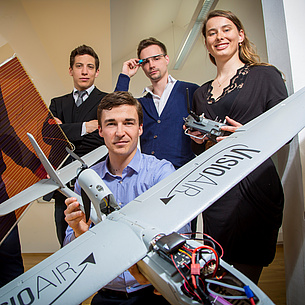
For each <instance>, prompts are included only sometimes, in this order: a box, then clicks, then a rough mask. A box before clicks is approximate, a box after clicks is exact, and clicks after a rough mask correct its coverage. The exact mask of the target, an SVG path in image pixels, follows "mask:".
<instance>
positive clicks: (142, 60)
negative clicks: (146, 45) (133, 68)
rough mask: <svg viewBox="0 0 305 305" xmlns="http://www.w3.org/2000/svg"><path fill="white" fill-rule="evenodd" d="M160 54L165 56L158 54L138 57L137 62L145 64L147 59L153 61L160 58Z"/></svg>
mask: <svg viewBox="0 0 305 305" xmlns="http://www.w3.org/2000/svg"><path fill="white" fill-rule="evenodd" d="M162 56H166V54H158V55H154V56H149V57H146V58H143V59H140V60H139V62H138V64H139V65H145V64H147V63H149V59H151V60H152V61H153V62H154V61H158V60H160V59H161V57H162Z"/></svg>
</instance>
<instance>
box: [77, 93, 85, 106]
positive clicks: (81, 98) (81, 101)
mask: <svg viewBox="0 0 305 305" xmlns="http://www.w3.org/2000/svg"><path fill="white" fill-rule="evenodd" d="M77 93H78V98H77V100H76V107H79V106H80V105H81V104H82V103H83V96H84V95H85V94H86V90H85V91H77Z"/></svg>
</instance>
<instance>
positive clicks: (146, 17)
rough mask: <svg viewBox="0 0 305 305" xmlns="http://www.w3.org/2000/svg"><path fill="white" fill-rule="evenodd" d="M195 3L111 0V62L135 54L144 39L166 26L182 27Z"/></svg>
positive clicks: (173, 0) (195, 1) (159, 31)
mask: <svg viewBox="0 0 305 305" xmlns="http://www.w3.org/2000/svg"><path fill="white" fill-rule="evenodd" d="M197 4H198V0H153V1H146V0H144V1H143V0H127V1H122V0H111V1H110V9H111V46H112V50H111V53H112V62H113V63H114V62H117V61H119V60H120V59H122V58H123V57H124V55H125V54H129V53H131V52H134V54H136V47H137V45H138V43H139V42H140V41H141V40H142V39H144V38H148V37H150V36H153V37H158V36H159V35H160V34H161V33H162V32H164V31H167V30H169V29H170V28H172V29H173V30H174V29H175V28H181V29H184V30H185V29H186V28H187V26H188V24H189V22H190V19H191V17H192V15H193V13H194V10H195V8H196V6H197ZM122 25H123V26H122ZM177 44H178V47H179V45H180V42H179V43H177Z"/></svg>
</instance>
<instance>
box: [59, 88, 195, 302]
mask: <svg viewBox="0 0 305 305" xmlns="http://www.w3.org/2000/svg"><path fill="white" fill-rule="evenodd" d="M97 117H98V125H99V126H98V129H99V134H100V136H101V137H103V138H104V141H105V144H106V146H107V148H108V151H109V155H108V157H107V159H106V160H105V161H103V162H100V163H98V164H96V165H95V166H93V167H92V169H94V170H95V171H96V172H97V173H98V174H99V175H100V177H101V178H102V179H103V181H104V182H105V183H106V185H107V186H108V188H109V189H110V190H111V191H112V192H113V195H114V197H115V198H116V201H117V202H118V204H119V205H120V206H121V207H123V206H125V205H126V204H128V203H129V202H130V201H132V200H133V199H134V198H136V197H137V196H139V195H140V194H142V193H143V192H145V191H146V190H147V189H149V188H150V187H152V186H153V185H155V184H156V183H158V182H159V181H161V180H162V179H163V178H165V177H166V176H168V175H169V174H171V173H172V172H173V171H174V167H173V165H172V164H171V163H170V162H168V161H166V160H158V159H157V158H155V157H154V156H149V155H145V154H141V153H140V151H139V150H138V149H137V144H138V138H139V136H140V135H141V134H142V132H143V129H142V127H143V112H142V107H141V105H140V103H139V102H138V101H137V100H136V99H135V98H133V97H132V95H131V94H129V93H128V92H120V91H117V92H114V93H110V94H108V95H107V96H106V97H104V98H103V99H102V101H101V103H100V105H99V107H98V115H97ZM75 190H76V192H77V193H80V187H79V185H78V183H77V182H76V185H75ZM66 204H67V209H66V211H65V215H66V221H67V222H68V224H69V227H68V229H67V231H66V238H65V241H64V244H67V243H68V242H70V241H71V240H73V239H74V238H76V237H78V236H80V235H81V234H83V233H84V232H86V231H87V230H88V229H89V226H90V224H88V223H86V222H85V218H84V214H83V212H82V211H81V210H80V209H79V203H78V202H77V201H76V199H75V198H68V199H67V200H66ZM183 229H184V232H186V231H187V230H188V229H189V227H184V228H183ZM182 232H183V231H182ZM122 255H123V254H122ZM129 270H130V271H131V272H132V274H133V275H135V277H136V278H137V280H138V281H137V280H136V279H135V278H134V277H133V276H132V275H131V273H130V272H129V271H125V272H124V273H122V274H121V275H120V276H118V277H117V278H116V279H114V280H113V281H111V282H110V283H109V284H108V285H106V286H105V287H103V288H102V289H101V290H100V291H99V292H98V294H97V295H96V296H95V297H94V298H93V300H92V303H91V304H168V302H167V301H166V300H165V299H164V298H163V297H162V296H159V295H156V294H154V293H153V291H154V288H153V287H152V286H151V285H149V284H148V281H147V280H146V279H145V278H144V277H143V276H142V275H141V274H140V273H139V271H138V270H137V267H136V265H135V266H133V267H132V268H131V269H129ZM141 284H143V285H141Z"/></svg>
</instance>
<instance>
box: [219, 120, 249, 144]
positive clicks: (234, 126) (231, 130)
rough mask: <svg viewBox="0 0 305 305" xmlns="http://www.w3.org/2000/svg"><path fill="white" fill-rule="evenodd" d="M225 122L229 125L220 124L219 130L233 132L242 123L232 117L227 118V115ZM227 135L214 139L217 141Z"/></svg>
mask: <svg viewBox="0 0 305 305" xmlns="http://www.w3.org/2000/svg"><path fill="white" fill-rule="evenodd" d="M226 122H227V124H230V125H231V126H222V127H221V130H223V131H229V132H232V133H233V132H235V131H236V130H237V129H238V128H239V127H241V126H243V125H242V124H240V123H238V122H236V121H234V120H233V119H231V118H229V117H228V116H226ZM227 137H228V136H222V137H217V138H216V141H217V142H219V141H221V140H223V139H225V138H227Z"/></svg>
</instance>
